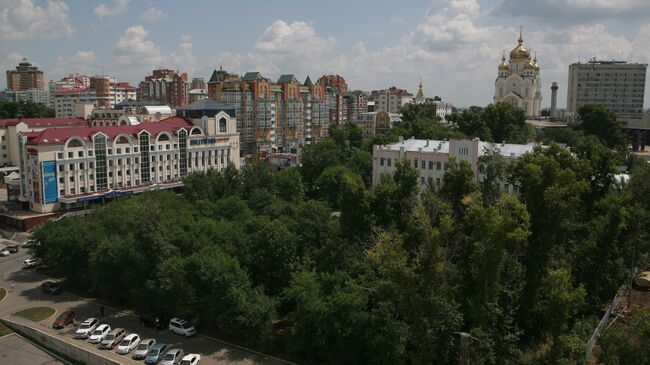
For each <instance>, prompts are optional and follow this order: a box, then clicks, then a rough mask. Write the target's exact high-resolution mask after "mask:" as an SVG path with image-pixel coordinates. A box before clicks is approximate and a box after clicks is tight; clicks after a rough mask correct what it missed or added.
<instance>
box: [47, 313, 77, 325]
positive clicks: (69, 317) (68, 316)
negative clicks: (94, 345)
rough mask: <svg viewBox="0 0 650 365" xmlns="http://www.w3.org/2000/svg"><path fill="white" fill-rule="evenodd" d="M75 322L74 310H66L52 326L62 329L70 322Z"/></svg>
mask: <svg viewBox="0 0 650 365" xmlns="http://www.w3.org/2000/svg"><path fill="white" fill-rule="evenodd" d="M72 322H74V312H73V311H65V312H63V313H61V314H60V315H59V316H58V317H56V319H55V320H54V323H53V324H52V328H54V329H61V328H64V327H65V326H67V325H69V324H70V323H72Z"/></svg>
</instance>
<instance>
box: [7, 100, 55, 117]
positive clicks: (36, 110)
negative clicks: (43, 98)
mask: <svg viewBox="0 0 650 365" xmlns="http://www.w3.org/2000/svg"><path fill="white" fill-rule="evenodd" d="M53 117H54V109H52V108H48V107H46V106H45V105H43V104H39V103H35V102H33V101H9V100H0V119H10V118H11V119H13V118H53Z"/></svg>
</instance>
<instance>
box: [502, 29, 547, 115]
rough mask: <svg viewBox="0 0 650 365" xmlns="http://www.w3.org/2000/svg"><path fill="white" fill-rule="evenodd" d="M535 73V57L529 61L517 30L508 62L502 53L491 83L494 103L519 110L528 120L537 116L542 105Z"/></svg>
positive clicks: (536, 65) (537, 66)
mask: <svg viewBox="0 0 650 365" xmlns="http://www.w3.org/2000/svg"><path fill="white" fill-rule="evenodd" d="M539 71H540V68H539V65H538V64H537V55H535V56H534V57H531V55H530V50H528V49H527V48H526V47H525V46H524V38H523V35H522V31H521V30H520V31H519V39H517V46H516V47H515V48H513V49H512V51H510V58H509V59H508V60H507V61H506V55H505V52H504V53H503V55H502V57H501V63H499V66H498V74H497V79H496V81H495V90H494V101H495V102H505V103H508V104H511V105H512V106H514V107H517V108H521V109H523V110H524V111H525V112H526V115H527V116H529V117H534V116H538V115H539V114H540V107H541V104H542V92H541V78H540V72H539Z"/></svg>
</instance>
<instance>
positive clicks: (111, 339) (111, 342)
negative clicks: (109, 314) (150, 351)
mask: <svg viewBox="0 0 650 365" xmlns="http://www.w3.org/2000/svg"><path fill="white" fill-rule="evenodd" d="M124 336H126V330H125V329H124V328H116V329H114V330H112V331H111V333H109V334H107V335H106V337H104V339H103V340H102V342H100V343H99V348H100V349H112V348H113V347H115V346H116V345H117V344H118V343H120V342H121V341H122V339H124Z"/></svg>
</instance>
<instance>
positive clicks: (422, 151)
mask: <svg viewBox="0 0 650 365" xmlns="http://www.w3.org/2000/svg"><path fill="white" fill-rule="evenodd" d="M534 147H535V145H534V144H509V143H488V142H482V141H480V140H479V139H478V138H474V139H473V140H450V141H436V140H423V139H407V140H402V141H401V142H398V143H394V144H390V145H384V146H377V145H375V146H374V147H373V152H372V158H373V161H372V182H373V184H377V183H379V181H380V180H381V176H382V175H383V174H391V175H392V174H393V173H394V172H395V170H396V167H395V163H396V162H397V161H400V160H404V159H406V160H408V161H409V163H410V164H412V166H413V167H415V168H416V169H417V170H418V171H419V172H420V178H419V181H418V183H419V186H420V189H422V190H424V189H427V188H428V187H429V186H430V187H432V188H434V189H435V190H437V189H440V187H442V183H443V178H444V175H445V172H446V171H447V168H448V163H449V159H450V157H454V158H455V159H456V161H458V162H459V161H467V162H468V163H469V164H470V166H471V167H472V171H473V172H474V176H475V177H476V179H477V181H482V179H483V174H482V168H481V166H480V164H479V157H480V156H483V155H485V154H486V153H487V151H488V150H489V149H496V150H498V151H499V153H500V154H501V156H503V158H504V159H505V160H506V161H512V160H514V159H517V158H519V157H521V156H522V155H523V154H525V153H529V152H532V151H533V148H534ZM502 188H503V189H504V190H507V191H508V192H509V193H516V192H517V188H516V186H510V185H508V184H503V186H502Z"/></svg>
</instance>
